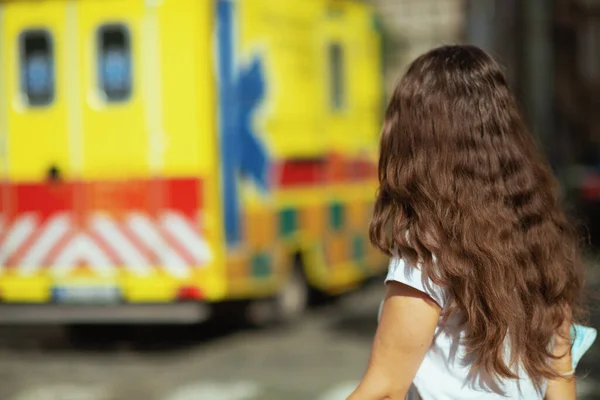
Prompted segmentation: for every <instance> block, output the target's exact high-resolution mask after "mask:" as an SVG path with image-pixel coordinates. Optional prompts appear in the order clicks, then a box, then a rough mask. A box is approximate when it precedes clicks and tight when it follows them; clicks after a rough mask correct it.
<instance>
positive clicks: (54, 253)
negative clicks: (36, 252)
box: [42, 229, 77, 267]
mask: <svg viewBox="0 0 600 400" xmlns="http://www.w3.org/2000/svg"><path fill="white" fill-rule="evenodd" d="M75 236H77V230H76V229H71V230H70V231H68V232H67V233H66V234H65V235H64V236H63V237H62V238H60V240H58V241H57V242H56V243H55V244H54V246H53V247H52V248H51V249H50V251H48V254H46V257H45V258H43V260H42V265H43V266H46V267H47V266H49V265H54V261H55V260H56V258H57V257H58V255H59V254H60V252H61V251H63V250H64V248H65V247H67V246H68V245H69V242H70V241H72V240H73V239H74V238H75Z"/></svg>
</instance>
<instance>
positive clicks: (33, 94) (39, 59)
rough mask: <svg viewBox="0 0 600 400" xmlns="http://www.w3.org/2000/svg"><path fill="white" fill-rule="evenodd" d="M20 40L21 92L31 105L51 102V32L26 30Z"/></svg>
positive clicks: (52, 61)
mask: <svg viewBox="0 0 600 400" xmlns="http://www.w3.org/2000/svg"><path fill="white" fill-rule="evenodd" d="M19 42H20V43H19V47H20V49H19V50H20V61H21V65H20V69H21V93H23V95H24V97H25V99H26V101H27V104H28V105H29V106H32V107H39V106H44V105H47V104H50V103H51V102H52V100H53V99H54V51H53V48H52V39H51V37H50V33H49V32H48V31H46V30H28V31H24V32H22V33H21V35H20V40H19Z"/></svg>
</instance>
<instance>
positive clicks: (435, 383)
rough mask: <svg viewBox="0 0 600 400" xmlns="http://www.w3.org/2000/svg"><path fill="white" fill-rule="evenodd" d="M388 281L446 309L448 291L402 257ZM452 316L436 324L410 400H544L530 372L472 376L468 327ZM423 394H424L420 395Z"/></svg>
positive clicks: (393, 261)
mask: <svg viewBox="0 0 600 400" xmlns="http://www.w3.org/2000/svg"><path fill="white" fill-rule="evenodd" d="M385 281H386V283H387V282H389V281H397V282H401V283H404V284H406V285H408V286H411V287H413V288H415V289H417V290H419V291H421V292H424V293H426V294H428V295H429V296H430V297H431V298H432V299H433V300H434V301H435V302H436V303H437V304H439V306H440V307H441V308H442V309H444V307H445V306H446V304H447V303H448V294H447V292H446V291H445V290H444V289H443V288H442V287H440V286H438V285H436V284H434V283H433V282H431V280H429V279H428V278H427V277H425V276H423V275H422V274H421V269H420V267H419V266H417V267H412V266H410V265H408V264H407V263H405V262H404V260H402V259H398V258H394V259H392V261H391V263H390V266H389V270H388V274H387V277H386V280H385ZM458 320H459V318H458V317H456V316H455V317H452V318H450V320H448V321H447V322H446V323H445V324H442V319H441V317H440V321H439V323H438V326H437V327H436V330H435V334H434V339H433V342H432V343H431V347H430V348H429V351H428V352H427V354H426V355H425V359H424V360H423V363H422V364H421V366H420V367H419V369H418V371H417V374H416V376H415V379H414V380H413V387H412V388H411V391H410V393H409V395H408V398H407V399H408V400H413V399H419V398H420V399H422V400H457V399H460V400H471V399H473V400H499V399H527V400H530V399H531V400H542V399H543V393H539V392H538V391H537V390H536V389H535V386H534V385H533V383H532V382H531V380H530V379H529V377H528V376H527V374H525V373H524V372H522V371H519V373H518V376H520V379H518V380H506V381H504V382H502V384H501V385H499V384H496V383H494V380H493V379H491V377H490V376H489V375H488V374H486V373H485V372H480V373H478V374H477V375H476V376H473V377H470V376H469V373H470V367H471V363H470V362H469V360H467V359H466V357H465V355H466V352H465V347H464V346H463V345H462V344H461V340H460V339H461V338H462V337H463V336H464V334H465V332H464V327H463V326H461V325H460V323H459V322H458ZM419 396H420V397H419Z"/></svg>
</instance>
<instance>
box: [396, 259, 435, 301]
mask: <svg viewBox="0 0 600 400" xmlns="http://www.w3.org/2000/svg"><path fill="white" fill-rule="evenodd" d="M390 281H395V282H400V283H403V284H405V285H408V286H410V287H412V288H415V289H417V290H418V291H420V292H423V293H425V294H427V295H428V296H429V297H431V299H432V300H433V301H435V302H436V303H437V304H438V305H439V306H440V307H441V308H444V306H445V305H446V299H447V296H446V291H445V290H444V288H442V287H441V286H438V285H436V284H435V283H433V282H432V281H431V280H430V279H429V278H428V277H427V276H424V275H423V274H422V272H421V266H420V265H417V266H414V267H413V266H412V265H409V264H407V263H406V262H405V261H404V260H403V259H401V258H392V260H391V261H390V266H389V269H388V273H387V276H386V278H385V282H386V283H388V282H390Z"/></svg>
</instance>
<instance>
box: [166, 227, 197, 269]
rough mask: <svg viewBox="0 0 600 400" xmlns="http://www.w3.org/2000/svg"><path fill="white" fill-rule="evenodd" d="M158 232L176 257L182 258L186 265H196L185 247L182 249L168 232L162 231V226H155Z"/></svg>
mask: <svg viewBox="0 0 600 400" xmlns="http://www.w3.org/2000/svg"><path fill="white" fill-rule="evenodd" d="M157 228H158V232H159V233H160V235H161V237H162V238H163V240H164V241H165V242H167V245H168V246H169V247H171V249H172V250H174V251H175V253H177V255H178V256H180V257H181V258H183V260H184V261H185V262H186V263H187V265H197V264H198V261H196V260H195V259H194V256H193V255H192V254H190V253H189V252H188V251H187V249H186V248H185V247H183V246H182V245H181V244H180V243H179V242H178V241H177V240H176V239H175V238H174V237H173V236H171V234H170V233H169V232H167V231H166V230H165V229H163V227H162V226H157Z"/></svg>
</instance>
